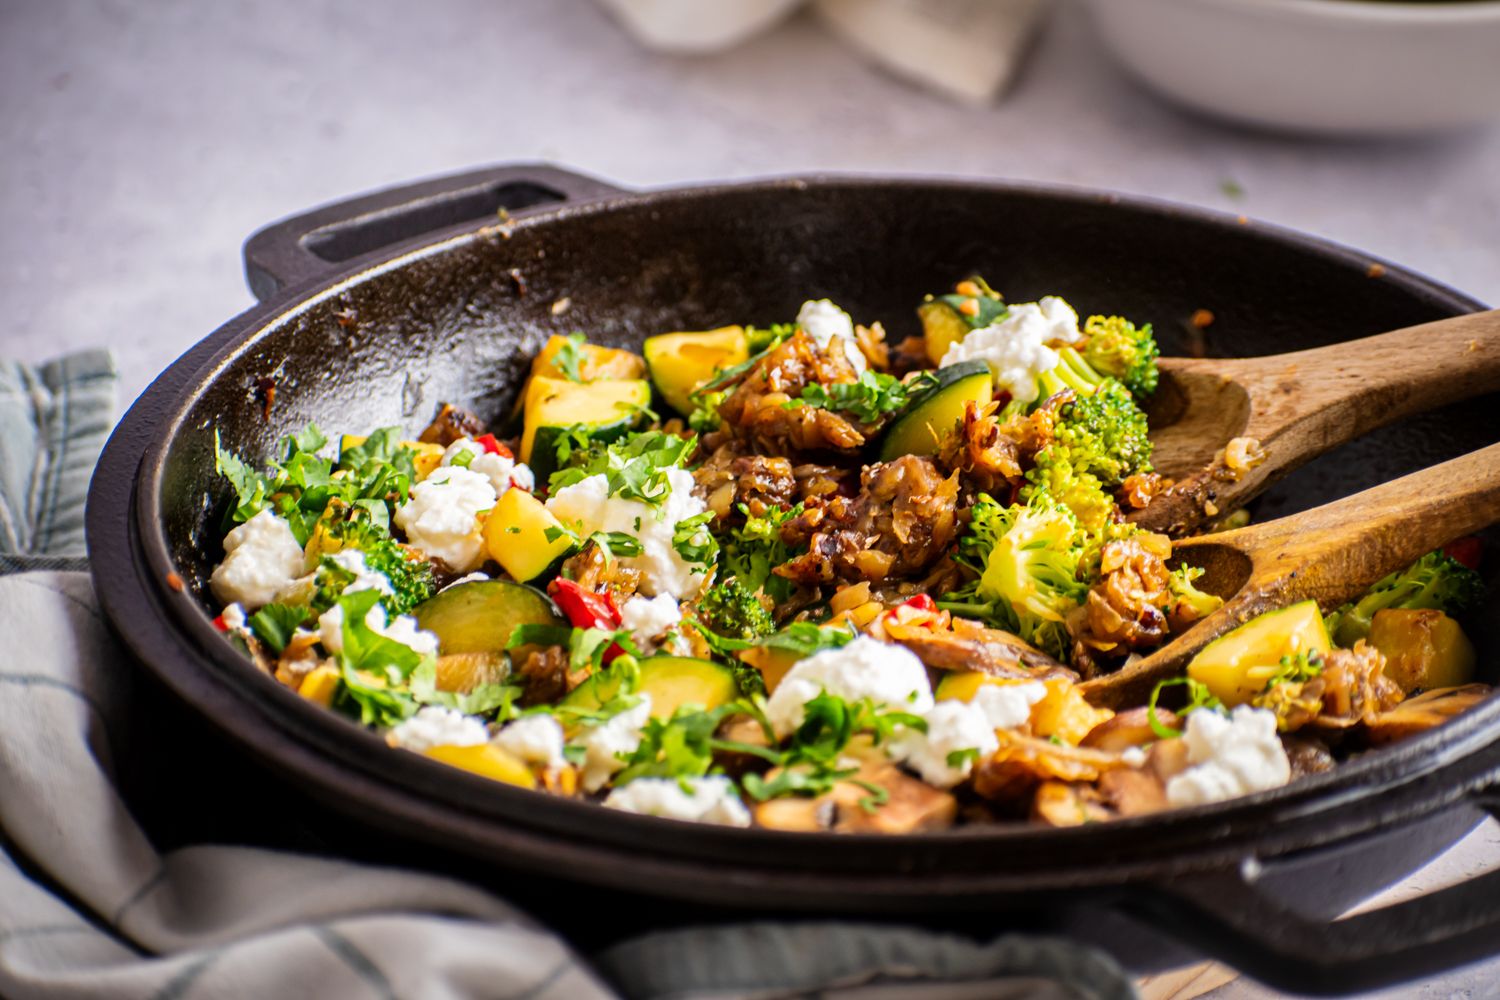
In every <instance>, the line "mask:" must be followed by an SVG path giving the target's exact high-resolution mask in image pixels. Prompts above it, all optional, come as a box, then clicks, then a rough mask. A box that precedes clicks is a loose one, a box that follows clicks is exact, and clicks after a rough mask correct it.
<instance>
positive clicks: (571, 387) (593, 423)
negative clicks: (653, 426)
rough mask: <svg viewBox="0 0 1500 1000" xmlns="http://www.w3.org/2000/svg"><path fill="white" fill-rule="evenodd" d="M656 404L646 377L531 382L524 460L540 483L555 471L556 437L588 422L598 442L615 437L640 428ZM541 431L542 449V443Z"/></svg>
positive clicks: (545, 379) (527, 391) (528, 391)
mask: <svg viewBox="0 0 1500 1000" xmlns="http://www.w3.org/2000/svg"><path fill="white" fill-rule="evenodd" d="M650 405H651V383H649V382H646V381H643V380H641V379H623V380H616V381H604V382H570V381H568V380H567V379H555V378H543V377H541V376H538V377H536V378H533V379H532V380H531V385H530V387H529V388H528V389H527V390H526V411H525V430H524V431H523V433H522V435H521V461H523V462H525V463H526V464H527V465H530V466H531V467H532V471H533V472H535V473H536V476H537V480H538V482H545V481H546V478H547V475H548V474H549V473H550V472H551V471H552V466H553V464H554V456H553V455H551V454H547V455H541V454H539V451H541V450H542V449H545V450H546V451H548V452H550V451H551V450H552V447H553V445H552V444H551V440H552V438H554V437H555V436H556V434H558V433H561V432H563V431H564V430H566V429H567V428H570V427H577V426H579V425H583V426H585V427H587V428H588V429H589V431H590V433H591V434H592V436H593V439H594V440H595V441H610V440H613V439H614V438H616V437H618V436H620V435H621V434H624V433H625V432H626V431H627V430H629V429H630V428H631V427H633V426H635V425H636V424H637V423H638V422H639V421H640V417H641V413H642V411H644V410H645V409H646V408H647V407H649V406H650ZM539 433H540V434H541V437H542V441H541V442H540V444H541V449H539V448H538V447H537V445H538V441H537V437H538V434H539Z"/></svg>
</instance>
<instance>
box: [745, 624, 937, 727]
mask: <svg viewBox="0 0 1500 1000" xmlns="http://www.w3.org/2000/svg"><path fill="white" fill-rule="evenodd" d="M824 691H827V692H828V693H829V694H832V695H837V696H838V697H840V698H843V699H845V700H847V701H858V700H859V699H861V698H869V699H870V700H871V701H873V702H875V703H876V704H877V705H879V704H884V705H887V706H889V707H890V708H893V709H897V710H900V711H903V712H911V713H914V714H917V715H921V714H922V713H924V712H926V711H927V710H928V709H930V708H931V707H932V684H931V682H929V681H928V679H927V668H926V667H924V666H923V665H922V661H921V660H919V659H917V657H916V655H915V654H913V653H912V652H911V651H910V650H908V649H907V648H906V647H904V646H896V645H892V644H890V643H884V642H881V641H879V640H878V639H871V638H870V637H869V636H864V635H862V636H859V637H858V638H856V639H855V640H854V641H853V642H850V643H849V644H848V645H846V646H841V647H839V648H838V649H825V650H823V651H822V652H819V653H814V654H813V655H812V656H809V657H807V658H806V659H804V660H801V661H799V662H798V663H797V664H796V665H795V666H793V667H792V669H791V670H789V671H787V674H786V676H785V677H783V678H782V680H781V683H780V684H778V685H777V686H776V690H775V692H774V693H772V695H771V698H770V701H769V702H767V704H766V714H767V716H768V718H769V719H770V721H771V726H772V728H774V729H775V730H776V734H777V735H778V736H783V737H784V736H786V735H787V734H789V733H791V732H792V731H793V730H795V729H796V728H797V727H798V726H800V725H801V724H802V718H803V715H804V712H803V706H804V705H806V704H807V703H808V702H809V701H812V700H813V699H814V698H816V697H817V696H818V695H819V694H820V693H822V692H824Z"/></svg>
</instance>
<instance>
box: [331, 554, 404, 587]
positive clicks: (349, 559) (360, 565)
mask: <svg viewBox="0 0 1500 1000" xmlns="http://www.w3.org/2000/svg"><path fill="white" fill-rule="evenodd" d="M328 558H329V559H331V560H333V563H334V565H336V566H338V567H339V568H340V569H343V570H347V571H348V572H350V573H353V574H354V580H353V581H352V582H351V583H350V584H349V586H347V587H345V588H344V593H346V594H357V593H358V592H360V591H361V590H378V591H380V592H381V593H382V594H394V593H395V591H394V590H392V589H391V581H390V578H389V577H387V576H386V575H385V574H384V573H377V572H376V571H375V570H372V569H371V568H370V567H369V564H368V563H366V562H365V554H364V553H363V552H361V551H359V549H340V550H339V551H338V552H335V553H333V554H332V555H331V556H329V557H328Z"/></svg>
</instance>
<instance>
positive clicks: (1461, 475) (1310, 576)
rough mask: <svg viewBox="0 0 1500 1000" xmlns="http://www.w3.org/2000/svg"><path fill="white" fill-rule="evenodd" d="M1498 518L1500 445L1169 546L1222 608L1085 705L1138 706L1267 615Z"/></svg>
mask: <svg viewBox="0 0 1500 1000" xmlns="http://www.w3.org/2000/svg"><path fill="white" fill-rule="evenodd" d="M1496 521H1500V444H1492V445H1490V446H1489V447H1488V448H1484V449H1481V450H1480V451H1475V452H1470V453H1469V454H1467V455H1465V456H1463V457H1462V458H1455V459H1453V460H1452V461H1451V462H1444V463H1443V464H1441V465H1435V466H1433V467H1432V468H1430V469H1424V470H1422V471H1421V472H1414V473H1412V474H1411V475H1409V476H1403V477H1401V478H1400V479H1395V480H1392V481H1391V482H1389V483H1385V484H1383V485H1381V486H1377V487H1375V488H1374V489H1369V490H1365V491H1364V492H1363V493H1356V494H1355V495H1353V496H1351V497H1345V498H1344V499H1342V500H1337V501H1335V502H1333V503H1330V504H1324V505H1323V506H1321V507H1315V508H1313V509H1312V510H1307V511H1303V512H1302V513H1300V514H1293V515H1291V516H1289V517H1283V518H1279V519H1277V520H1275V521H1267V522H1265V523H1264V524H1252V525H1250V526H1249V527H1246V528H1240V529H1238V530H1235V531H1226V532H1222V533H1219V534H1214V535H1201V536H1199V537H1197V538H1189V539H1185V540H1183V541H1179V542H1175V543H1173V547H1172V551H1173V559H1174V560H1180V561H1181V562H1185V563H1188V564H1189V565H1193V566H1201V567H1203V569H1204V573H1203V576H1202V577H1200V578H1199V579H1198V586H1199V587H1201V588H1202V589H1204V590H1206V591H1208V592H1209V593H1213V594H1218V595H1219V596H1220V597H1223V598H1224V599H1225V601H1224V606H1223V607H1222V608H1220V609H1219V610H1218V611H1215V612H1214V613H1213V614H1211V615H1209V616H1208V617H1207V618H1205V619H1203V620H1202V621H1200V622H1198V623H1197V624H1196V625H1194V626H1193V627H1192V628H1190V629H1188V630H1187V631H1186V632H1184V633H1183V634H1182V635H1180V636H1178V637H1177V638H1175V639H1173V640H1172V641H1171V642H1169V643H1167V644H1166V645H1165V646H1163V647H1161V648H1160V649H1158V650H1156V651H1155V652H1153V653H1152V654H1151V655H1150V656H1147V657H1144V658H1142V659H1140V660H1138V661H1136V662H1135V663H1133V664H1131V665H1130V666H1128V667H1126V668H1124V669H1122V670H1120V671H1118V672H1116V673H1113V674H1109V675H1106V676H1104V677H1098V678H1095V679H1093V680H1090V681H1085V682H1084V684H1083V685H1082V687H1083V690H1084V692H1085V694H1087V695H1088V698H1089V700H1090V701H1091V702H1093V703H1095V704H1097V705H1106V706H1110V707H1115V706H1119V705H1130V704H1141V703H1142V702H1144V700H1145V699H1146V698H1147V697H1148V696H1149V695H1150V693H1151V688H1152V687H1153V686H1154V685H1155V684H1156V682H1157V681H1160V680H1162V679H1163V678H1167V677H1172V676H1175V675H1177V674H1179V673H1181V672H1182V670H1183V668H1184V667H1185V666H1186V665H1187V662H1188V660H1189V659H1191V658H1192V656H1193V654H1194V653H1196V652H1197V651H1198V650H1199V649H1201V648H1203V646H1205V645H1207V644H1208V642H1210V641H1211V640H1213V639H1216V638H1218V637H1219V636H1220V635H1223V634H1224V633H1225V632H1228V631H1229V630H1230V629H1232V628H1234V627H1235V626H1237V625H1240V624H1242V623H1244V622H1247V621H1249V620H1250V619H1251V618H1254V617H1255V616H1256V615H1258V614H1260V613H1261V612H1263V611H1269V610H1273V609H1275V608H1282V607H1286V606H1287V605H1290V604H1295V603H1296V602H1298V601H1303V600H1307V599H1308V598H1313V599H1315V600H1317V602H1318V604H1319V605H1320V606H1321V607H1322V608H1323V609H1324V610H1325V611H1326V610H1328V609H1330V608H1333V607H1336V606H1337V605H1339V604H1342V603H1344V602H1345V601H1349V600H1352V599H1354V598H1355V597H1358V596H1359V595H1360V594H1362V593H1364V591H1365V590H1366V589H1367V588H1368V587H1369V586H1370V585H1371V584H1372V583H1374V582H1375V581H1377V580H1379V579H1380V578H1381V577H1383V576H1385V575H1387V574H1389V573H1394V572H1395V571H1397V570H1399V569H1402V568H1403V567H1405V566H1407V565H1409V564H1411V563H1412V562H1415V561H1416V560H1417V559H1418V558H1420V557H1421V556H1423V555H1425V554H1426V553H1428V552H1431V551H1432V550H1433V549H1435V548H1437V547H1439V546H1440V545H1443V544H1444V543H1445V542H1449V541H1451V540H1453V539H1455V538H1458V537H1460V536H1462V535H1467V534H1470V533H1471V532H1475V531H1478V530H1480V529H1481V528H1484V527H1486V526H1488V525H1490V524H1493V523H1495V522H1496Z"/></svg>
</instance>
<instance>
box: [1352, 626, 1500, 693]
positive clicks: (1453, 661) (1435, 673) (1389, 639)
mask: <svg viewBox="0 0 1500 1000" xmlns="http://www.w3.org/2000/svg"><path fill="white" fill-rule="evenodd" d="M1369 642H1370V645H1372V646H1374V647H1375V648H1376V649H1378V650H1380V651H1381V652H1382V653H1384V654H1385V675H1386V676H1387V677H1389V678H1390V679H1391V680H1393V681H1395V682H1396V683H1397V684H1399V685H1401V690H1402V691H1405V692H1406V693H1407V694H1411V693H1412V692H1413V691H1418V690H1421V691H1431V690H1433V689H1434V688H1446V687H1459V686H1460V685H1463V684H1468V683H1469V682H1470V681H1472V680H1473V679H1474V664H1475V657H1474V646H1473V644H1472V643H1470V642H1469V637H1468V636H1466V635H1464V630H1463V629H1462V628H1461V627H1459V624H1458V622H1456V621H1454V620H1453V619H1452V618H1449V617H1448V616H1447V615H1445V614H1443V613H1442V612H1441V611H1428V610H1416V609H1414V608H1386V609H1385V610H1383V611H1377V612H1375V617H1374V618H1373V619H1371V621H1370V639H1369Z"/></svg>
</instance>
